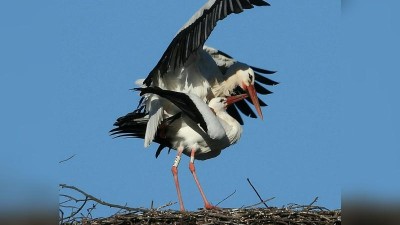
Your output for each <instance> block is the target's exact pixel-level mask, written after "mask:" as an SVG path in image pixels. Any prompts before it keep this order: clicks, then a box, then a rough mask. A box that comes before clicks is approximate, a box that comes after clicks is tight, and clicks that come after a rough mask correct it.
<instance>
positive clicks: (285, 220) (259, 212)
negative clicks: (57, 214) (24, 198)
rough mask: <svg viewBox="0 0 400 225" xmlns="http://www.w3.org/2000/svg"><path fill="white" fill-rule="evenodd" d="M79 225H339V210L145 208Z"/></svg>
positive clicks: (311, 208) (302, 207) (295, 207)
mask: <svg viewBox="0 0 400 225" xmlns="http://www.w3.org/2000/svg"><path fill="white" fill-rule="evenodd" d="M73 224H82V225H89V224H90V225H136V224H157V225H158V224H185V225H186V224H189V225H190V224H202V225H205V224H282V225H289V224H290V225H298V224H307V225H314V224H315V225H317V224H318V225H320V224H321V225H322V224H323V225H325V224H330V225H340V224H341V210H333V211H331V210H327V209H326V208H323V207H318V206H298V205H292V206H289V207H283V208H275V207H269V208H251V209H240V208H239V209H226V208H225V209H218V210H207V211H206V210H200V211H195V212H183V213H182V212H178V211H170V210H168V211H155V210H154V211H153V210H151V211H148V212H140V213H126V214H117V215H114V216H111V217H108V218H100V219H92V220H82V221H81V222H80V223H76V222H74V223H73Z"/></svg>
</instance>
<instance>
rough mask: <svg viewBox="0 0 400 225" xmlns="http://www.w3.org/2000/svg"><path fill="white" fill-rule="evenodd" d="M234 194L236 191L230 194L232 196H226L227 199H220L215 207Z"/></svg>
mask: <svg viewBox="0 0 400 225" xmlns="http://www.w3.org/2000/svg"><path fill="white" fill-rule="evenodd" d="M235 193H236V190H235V191H234V192H233V193H232V194H230V195H228V197H226V198H224V199H222V200H221V201H219V202H218V203H217V204H216V205H215V206H218V205H219V204H221V203H222V202H224V201H225V200H227V199H228V198H230V197H231V196H232V195H234V194H235Z"/></svg>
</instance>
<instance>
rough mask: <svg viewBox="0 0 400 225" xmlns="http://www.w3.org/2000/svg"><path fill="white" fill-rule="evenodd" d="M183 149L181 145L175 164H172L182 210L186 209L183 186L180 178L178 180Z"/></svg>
mask: <svg viewBox="0 0 400 225" xmlns="http://www.w3.org/2000/svg"><path fill="white" fill-rule="evenodd" d="M182 151H183V147H179V148H178V153H177V155H176V157H175V161H174V164H173V165H172V168H171V171H172V175H173V176H174V181H175V186H176V192H177V193H178V200H179V208H180V210H181V211H185V207H184V206H183V200H182V194H181V188H180V187H179V180H178V165H179V162H180V161H181V155H182Z"/></svg>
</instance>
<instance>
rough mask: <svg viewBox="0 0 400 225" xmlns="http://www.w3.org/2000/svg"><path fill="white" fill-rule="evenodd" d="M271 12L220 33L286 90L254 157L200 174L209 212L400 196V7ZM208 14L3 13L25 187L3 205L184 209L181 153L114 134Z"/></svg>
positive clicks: (183, 5) (2, 176) (102, 6)
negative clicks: (62, 201)
mask: <svg viewBox="0 0 400 225" xmlns="http://www.w3.org/2000/svg"><path fill="white" fill-rule="evenodd" d="M269 2H270V3H271V5H272V6H270V7H263V8H255V9H252V10H248V11H246V12H244V13H242V14H239V15H233V16H230V17H228V18H227V19H226V20H224V21H221V22H219V24H218V26H217V27H216V29H215V30H214V32H213V33H212V35H211V37H210V39H209V40H208V42H207V44H208V45H209V46H212V47H215V48H218V49H221V50H223V51H225V52H226V53H228V54H230V55H232V56H234V57H235V58H236V59H238V60H240V61H243V62H246V63H248V64H250V65H254V66H257V67H261V68H266V69H271V70H276V71H278V72H277V73H276V74H274V75H273V77H272V78H273V79H274V80H276V81H279V82H280V83H281V84H280V85H278V86H275V87H273V88H271V90H272V91H273V92H274V94H272V95H269V96H267V97H266V98H265V97H264V98H263V100H264V101H265V102H266V103H268V105H269V106H268V107H266V108H264V109H263V113H264V121H261V120H255V119H250V118H246V119H245V126H244V134H243V136H242V138H241V140H240V141H239V143H237V144H236V145H234V146H231V147H230V148H228V149H226V150H224V152H223V153H222V154H221V155H220V156H219V157H218V158H216V159H211V160H208V161H204V162H201V161H197V162H196V168H197V172H198V176H199V179H200V182H201V183H202V185H203V188H204V191H205V193H206V195H207V197H208V198H209V200H210V201H211V202H212V203H214V204H215V203H217V202H219V201H220V200H222V199H223V198H225V197H226V196H227V195H229V194H230V193H232V192H233V191H235V190H236V193H235V195H234V196H233V197H231V198H229V199H228V200H226V201H225V202H224V203H222V204H221V205H220V206H221V207H241V206H243V205H251V204H254V203H257V202H258V198H257V196H256V195H255V193H254V192H253V190H252V189H251V187H250V186H249V184H248V183H247V181H246V178H250V179H251V181H252V182H253V184H254V185H255V186H256V188H257V189H258V191H259V192H260V194H261V196H262V197H264V198H270V197H275V199H274V200H272V201H271V202H270V203H269V204H270V205H272V206H282V205H285V204H288V203H298V204H308V203H310V202H311V201H312V200H313V199H314V198H315V197H317V196H318V197H319V200H318V203H317V204H319V205H322V206H325V207H327V208H331V209H335V208H339V207H340V203H341V193H342V191H343V192H349V193H354V194H359V193H366V194H369V195H373V194H376V195H383V196H396V197H399V191H398V190H399V188H400V182H399V181H398V179H397V180H396V179H395V178H396V177H399V173H400V166H398V165H399V161H400V153H399V151H400V148H399V147H400V146H399V143H398V141H397V140H398V139H399V138H400V135H399V134H400V132H399V127H400V126H399V125H400V120H399V118H398V115H399V114H400V112H399V111H400V110H399V109H400V107H399V102H398V97H397V96H398V94H399V91H398V88H397V84H398V83H399V81H400V79H399V77H398V76H396V75H395V72H396V71H397V70H395V69H396V68H395V65H396V62H397V61H398V58H399V57H398V52H399V51H398V50H399V45H398V43H396V41H395V40H398V33H397V32H398V28H397V27H396V26H395V24H394V21H395V19H396V18H397V17H398V16H397V15H395V13H394V11H393V10H392V9H393V7H388V5H387V4H382V5H375V4H372V3H373V2H372V1H363V4H360V1H357V0H352V1H346V3H343V4H342V5H341V2H340V1H320V0H297V1H289V0H280V1H276V0H270V1H269ZM387 2H388V3H392V2H389V1H387ZM203 3H204V1H194V0H179V1H173V2H172V1H156V0H148V1H143V2H140V4H138V3H137V2H136V1H128V0H125V1H93V0H87V1H82V0H79V1H77V0H70V1H43V2H41V3H40V4H34V3H32V2H28V1H13V2H11V1H5V2H2V3H1V4H2V5H3V6H2V7H0V21H1V22H0V24H1V26H0V27H5V29H4V35H3V34H2V35H1V36H2V37H0V40H1V43H0V46H1V48H2V49H4V50H2V51H1V53H0V63H1V67H0V75H1V80H2V82H1V84H0V94H1V95H0V99H1V103H2V116H1V118H0V119H1V124H2V128H1V130H0V132H1V133H0V135H1V139H2V141H1V142H0V146H1V152H2V156H1V157H0V183H4V184H10V185H9V187H14V186H15V187H20V188H19V189H18V188H17V189H16V188H5V187H4V186H3V185H2V186H3V187H2V188H3V189H5V190H3V191H2V193H9V192H10V193H11V194H9V195H8V194H3V196H1V194H0V204H2V203H1V202H3V203H4V202H12V201H10V199H12V200H15V199H14V197H10V196H14V195H17V194H16V193H15V192H16V191H15V190H20V189H21V190H22V191H23V192H24V193H25V195H24V196H30V197H26V198H25V197H20V198H21V199H19V201H22V202H23V201H27V200H29V199H32V202H35V201H36V198H34V197H32V198H31V196H32V195H35V194H36V193H37V191H32V188H31V187H33V186H35V187H36V186H40V187H42V186H44V187H48V186H50V187H54V188H53V189H54V190H55V189H56V188H57V187H56V185H57V184H58V183H66V184H70V185H74V186H77V187H79V188H81V189H83V190H85V191H87V192H89V193H90V194H92V195H94V196H96V197H99V198H102V199H103V200H105V201H108V202H112V203H116V204H122V205H123V204H125V203H127V204H128V205H130V206H132V207H141V206H143V207H149V206H150V203H151V201H154V205H155V206H156V207H157V206H160V205H164V204H166V203H167V202H170V201H177V196H176V191H175V186H174V184H173V179H172V175H171V172H170V167H171V165H172V162H173V159H174V157H175V154H174V153H171V154H169V155H168V154H167V151H165V152H163V153H162V154H161V155H160V157H159V158H158V159H155V157H154V153H155V149H156V145H152V146H150V148H148V149H145V148H144V147H143V141H142V140H134V139H112V138H111V137H110V136H109V134H108V131H109V130H110V129H111V128H112V124H113V122H114V121H115V119H116V118H117V117H118V116H121V115H124V114H125V113H127V112H129V111H131V110H133V109H134V108H135V107H136V105H137V102H138V99H139V97H138V95H137V93H134V92H132V91H130V90H129V89H130V88H132V87H134V82H135V81H136V79H139V78H143V77H145V76H146V75H147V74H148V72H149V71H150V70H151V69H152V68H153V66H154V65H155V64H156V62H157V61H158V60H159V57H160V56H161V55H162V53H163V52H164V50H165V49H166V47H167V46H168V44H169V42H170V41H171V40H172V38H173V36H174V35H175V34H176V32H177V31H178V30H179V28H180V27H181V26H182V25H183V24H184V23H185V22H186V21H187V19H189V18H190V17H191V16H192V14H193V13H194V12H195V11H196V10H197V9H198V8H199V7H200V6H201V5H202V4H203ZM393 4H394V2H393ZM397 19H398V18H397ZM3 23H4V24H3ZM3 25H4V26H3ZM5 25H7V26H5ZM396 29H397V30H396ZM2 33H3V32H2ZM71 155H75V157H74V158H73V159H71V160H69V161H68V162H66V163H63V164H58V161H60V160H62V159H65V158H68V157H70V156H71ZM187 163H188V158H184V159H183V160H182V162H181V164H180V174H179V175H180V181H181V189H182V195H183V200H184V202H185V206H186V208H187V209H189V210H194V209H197V208H200V207H202V206H203V203H202V200H201V197H200V194H199V193H198V190H197V188H196V186H195V183H194V181H193V179H192V177H191V174H190V172H189V170H188V168H187ZM25 184H29V185H25ZM6 186H7V185H6ZM50 189H51V188H50ZM53 189H51V190H53ZM35 190H37V189H35ZM41 190H42V189H41ZM46 190H48V189H46ZM38 192H40V193H41V195H46V194H43V193H47V191H38ZM42 192H43V193H42ZM50 192H51V191H50ZM33 193H35V194H33ZM7 204H8V203H7ZM4 206H6V204H3V207H4ZM172 208H173V209H178V208H179V206H178V205H177V204H176V205H174V206H172ZM97 213H98V215H101V216H105V215H108V214H110V211H109V209H102V210H98V211H97Z"/></svg>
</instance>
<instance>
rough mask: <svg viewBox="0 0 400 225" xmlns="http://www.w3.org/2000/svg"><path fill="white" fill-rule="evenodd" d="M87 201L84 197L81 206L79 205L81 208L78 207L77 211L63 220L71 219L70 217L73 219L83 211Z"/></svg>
mask: <svg viewBox="0 0 400 225" xmlns="http://www.w3.org/2000/svg"><path fill="white" fill-rule="evenodd" d="M87 200H88V197H87V196H86V198H85V201H84V202H83V204H82V205H81V207H79V209H78V210H76V211H75V212H73V213H71V215H69V216H67V217H65V218H64V220H67V219H69V218H72V217H74V216H75V215H76V214H78V213H79V212H80V211H81V210H82V209H83V207H84V206H85V205H86V202H87Z"/></svg>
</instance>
